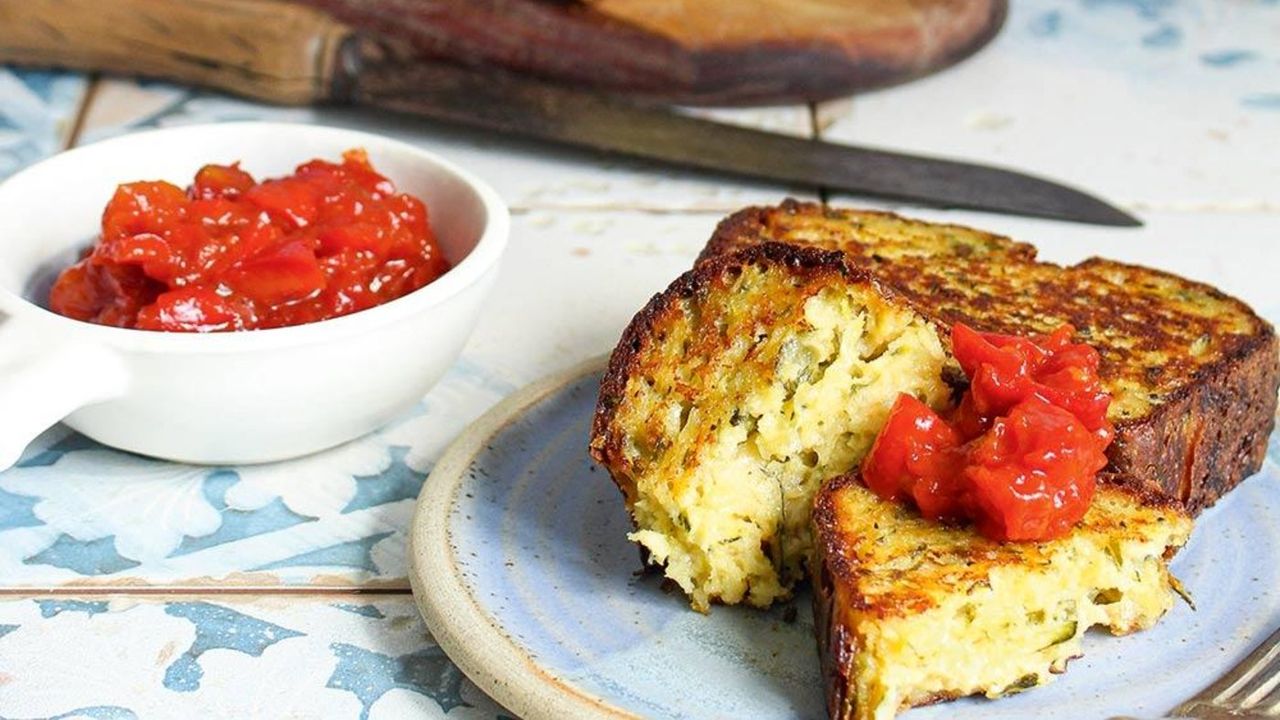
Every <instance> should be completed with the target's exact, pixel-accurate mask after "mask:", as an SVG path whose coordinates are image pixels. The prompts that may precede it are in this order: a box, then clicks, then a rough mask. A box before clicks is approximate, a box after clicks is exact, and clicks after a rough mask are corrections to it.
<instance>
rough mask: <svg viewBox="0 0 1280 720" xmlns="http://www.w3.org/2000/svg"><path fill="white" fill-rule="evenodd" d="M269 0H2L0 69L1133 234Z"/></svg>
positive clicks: (1004, 174) (1020, 195) (1092, 208)
mask: <svg viewBox="0 0 1280 720" xmlns="http://www.w3.org/2000/svg"><path fill="white" fill-rule="evenodd" d="M409 57H410V53H409V52H408V50H407V49H406V48H403V47H397V45H396V44H395V43H393V42H391V41H389V40H386V39H383V38H376V37H372V36H369V35H364V34H360V33H357V32H355V31H354V30H352V29H351V28H349V27H347V26H345V25H343V24H342V23H340V22H338V21H336V20H334V19H333V18H331V17H329V16H328V15H326V14H324V13H322V12H320V11H318V10H315V9H312V8H310V7H305V6H301V5H294V4H291V3H288V2H282V1H281V0H184V1H183V2H173V1H172V0H112V1H111V2H102V1H101V0H0V62H10V63H16V64H22V65H34V66H56V67H69V68H75V69H79V70H89V71H102V72H115V73H127V74H137V75H143V76H151V77H160V78H165V79H170V80H175V81H179V82H183V83H189V84H193V85H200V86H205V87H210V88H214V89H217V90H221V91H224V92H229V93H232V94H236V95H241V96H245V97H249V98H253V99H256V100H262V101H266V102H271V103H277V104H290V105H306V104H314V103H336V104H355V105H362V106H368V107H375V108H381V109H384V110H391V111H395V112H398V113H404V114H408V115H414V116H418V117H423V118H429V119H432V120H437V121H444V122H449V123H456V124H459V125H466V126H471V127H478V128H482V129H485V130H491V131H495V132H499V133H502V134H510V135H518V136H525V137H529V138H535V139H539V140H545V141H551V142H555V143H560V144H564V145H572V146H579V147H586V148H591V149H594V150H598V151H603V152H606V153H613V154H619V155H627V156H632V157H638V158H644V159H647V160H656V161H659V162H662V163H666V164H670V165H676V166H682V167H688V168H695V169H698V170H703V171H711V172H717V173H723V174H728V175H734V176H741V177H748V178H755V179H760V180H767V181H774V182H783V183H789V184H799V185H803V186H810V187H816V188H826V189H830V190H840V191H846V192H851V193H855V194H861V195H868V196H876V197H882V198H892V199H898V200H905V201H911V202H918V203H924V204H928V205H935V206H941V207H955V208H967V209H974V210H986V211H992V212H999V213H1007V214H1013V215H1027V216H1033V217H1045V218H1055V219H1060V220H1071V221H1075V222H1084V223H1094V224H1099V225H1117V226H1136V225H1141V222H1140V221H1138V220H1137V219H1136V218H1134V217H1133V216H1131V215H1129V214H1127V213H1125V212H1124V211H1122V210H1120V209H1117V208H1115V207H1113V206H1111V205H1109V204H1107V203H1106V202H1104V201H1102V200H1100V199H1098V198H1096V197H1093V196H1091V195H1089V194H1087V193H1084V192H1082V191H1079V190H1075V189H1072V188H1069V187H1065V186H1063V185H1059V184H1057V183H1054V182H1051V181H1049V180H1045V179H1042V178H1037V177H1033V176H1030V175H1026V174H1023V173H1019V172H1015V171H1012V170H1006V169H1001V168H995V167H987V166H981V165H973V164H969V163H962V162H955V161H950V160H944V159H939V158H928V157H920V156H914V155H907V154H903V153H895V152H889V151H885V150H878V149H871V148H861V147H854V146H850V145H838V144H833V143H826V142H822V141H818V140H807V139H802V138H794V137H789V136H786V135H779V134H776V133H768V132H763V131H759V130H752V129H748V128H741V127H736V126H732V125H725V124H721V123H716V122H712V121H708V120H702V119H698V118H694V117H690V116H687V115H682V114H680V113H678V112H675V111H672V110H669V109H666V108H661V107H652V106H643V105H639V104H635V103H631V102H627V101H626V100H624V99H621V98H618V97H613V96H605V95H601V94H596V93H591V92H584V91H579V90H574V89H572V88H568V87H563V86H556V85H552V84H548V83H544V82H540V81H537V80H532V79H528V78H524V77H518V76H514V75H510V74H505V73H503V72H500V71H496V70H491V69H476V68H466V67H461V66H454V65H449V64H445V63H425V62H422V61H420V60H416V59H413V60H410V59H408V58H409Z"/></svg>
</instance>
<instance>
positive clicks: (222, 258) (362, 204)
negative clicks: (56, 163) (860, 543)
mask: <svg viewBox="0 0 1280 720" xmlns="http://www.w3.org/2000/svg"><path fill="white" fill-rule="evenodd" d="M446 270H448V264H447V263H446V262H445V260H444V257H443V256H442V255H441V253H440V249H439V247H438V246H437V244H436V240H435V237H434V236H433V235H432V233H431V229H430V227H429V225H428V222H427V208H426V207H425V206H424V205H423V204H422V202H421V201H420V200H418V199H417V198H414V197H411V196H409V195H404V194H401V193H397V192H396V188H395V186H394V185H392V184H391V182H390V181H389V180H387V179H386V178H385V177H383V176H381V175H379V174H378V173H377V172H376V171H375V170H374V169H373V167H372V166H371V165H370V164H369V160H368V158H367V157H366V156H365V153H364V151H362V150H351V151H348V152H346V153H344V154H343V156H342V162H341V163H332V162H326V161H323V160H312V161H311V162H308V163H306V164H304V165H301V166H299V167H298V169H297V171H296V172H295V173H294V174H293V175H290V176H288V177H282V178H277V179H272V180H264V181H262V182H260V183H259V182H255V181H254V179H253V177H251V176H250V175H249V174H248V173H246V172H244V171H243V170H241V169H240V168H239V167H238V165H206V166H205V167H203V168H201V169H200V171H199V172H198V173H196V177H195V181H194V182H193V183H192V184H191V186H190V187H188V188H187V189H186V190H183V189H181V188H179V187H178V186H176V185H172V184H170V183H167V182H135V183H128V184H125V185H121V186H120V187H119V188H117V189H116V192H115V195H114V197H112V198H111V201H110V202H109V203H108V204H107V208H106V210H105V211H104V212H103V214H102V235H101V237H100V238H99V239H98V241H97V243H96V244H95V245H94V246H93V248H92V249H91V251H90V252H89V253H88V254H87V255H86V256H85V257H84V258H83V259H82V260H80V262H78V263H76V264H75V265H73V266H71V267H69V268H67V269H66V270H64V271H63V272H62V274H61V275H60V276H58V279H57V281H56V282H55V283H54V285H53V288H52V290H51V291H50V294H49V306H50V308H51V309H52V310H53V311H54V312H57V313H60V314H62V315H66V316H68V317H73V318H76V319H78V320H87V321H89V322H94V323H99V324H102V325H115V326H118V327H126V328H138V329H142V330H169V331H178V332H214V331H223V330H250V329H260V328H274V327H281V326H285V325H301V324H303V323H309V322H315V321H317V320H324V319H327V318H332V317H337V316H339V315H346V314H348V313H353V312H356V311H358V310H364V309H366V308H370V307H373V306H375V305H379V304H381V303H385V302H387V301H389V300H394V299H395V298H398V297H400V296H402V295H405V294H406V293H409V292H412V291H414V290H416V289H418V288H420V287H422V286H424V285H426V284H427V283H429V282H431V281H432V280H434V279H436V278H437V277H439V276H440V275H442V274H443V273H444V272H445V271H446Z"/></svg>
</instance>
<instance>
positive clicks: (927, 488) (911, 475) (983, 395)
mask: <svg viewBox="0 0 1280 720" xmlns="http://www.w3.org/2000/svg"><path fill="white" fill-rule="evenodd" d="M1073 334H1074V330H1073V329H1072V328H1071V327H1070V326H1063V327H1061V328H1059V329H1058V330H1056V331H1055V332H1053V333H1052V334H1051V335H1049V336H1047V337H1043V338H1036V339H1033V338H1026V337H1017V336H1012V335H998V334H993V333H979V332H976V331H974V330H973V329H971V328H969V327H967V326H965V325H961V324H957V325H956V326H955V327H954V328H952V333H951V342H952V350H953V352H954V354H955V357H956V360H957V361H958V362H959V363H960V367H961V368H963V369H964V371H965V374H966V375H968V377H969V381H970V385H969V388H968V390H966V391H965V393H964V396H963V398H962V400H961V402H960V405H959V407H957V408H956V411H955V412H954V413H953V414H952V415H951V416H950V417H949V418H946V419H944V418H943V417H941V416H939V415H938V414H937V413H935V412H934V411H933V410H932V409H930V408H929V407H928V406H927V405H925V404H924V403H922V402H920V401H919V400H917V399H915V398H913V397H911V396H909V395H901V396H899V397H898V400H897V402H896V403H895V404H894V406H893V409H892V410H891V411H890V413H889V419H888V422H887V423H886V424H885V426H884V428H883V429H882V430H881V431H880V435H879V436H878V437H877V438H876V441H875V444H874V445H873V446H872V448H871V452H870V453H869V454H868V455H867V458H866V459H865V460H864V461H863V464H862V478H863V481H864V482H865V483H866V484H867V487H869V488H871V490H873V491H874V492H875V493H876V494H878V495H879V496H881V497H883V498H886V499H892V500H899V501H909V502H912V503H914V504H915V505H916V506H917V507H918V508H919V509H920V513H921V514H922V515H924V516H925V517H926V518H929V519H931V520H937V521H942V522H953V521H958V520H963V519H970V520H972V521H973V522H974V525H975V526H976V527H977V529H978V531H979V532H980V533H982V534H983V535H984V536H986V537H988V538H991V539H993V540H1000V541H1006V540H1048V539H1051V538H1055V537H1059V536H1061V535H1063V534H1065V533H1066V532H1068V531H1069V530H1070V529H1071V528H1072V526H1074V525H1075V524H1076V523H1077V522H1079V520H1080V518H1082V517H1084V514H1085V511H1086V510H1088V508H1089V503H1090V501H1092V499H1093V493H1094V490H1095V487H1096V482H1097V474H1098V471H1099V470H1101V469H1102V468H1103V467H1105V466H1106V464H1107V458H1106V455H1105V454H1104V452H1105V450H1106V448H1107V446H1108V445H1110V444H1111V440H1112V438H1113V436H1114V430H1113V428H1112V427H1111V424H1110V423H1108V422H1107V406H1108V404H1109V403H1110V396H1109V395H1107V394H1106V393H1105V392H1104V391H1103V390H1102V387H1101V384H1100V381H1099V379H1098V362H1099V356H1098V352H1097V351H1096V350H1094V349H1093V348H1091V347H1089V346H1088V345H1082V344H1079V343H1072V342H1071V336H1072V335H1073Z"/></svg>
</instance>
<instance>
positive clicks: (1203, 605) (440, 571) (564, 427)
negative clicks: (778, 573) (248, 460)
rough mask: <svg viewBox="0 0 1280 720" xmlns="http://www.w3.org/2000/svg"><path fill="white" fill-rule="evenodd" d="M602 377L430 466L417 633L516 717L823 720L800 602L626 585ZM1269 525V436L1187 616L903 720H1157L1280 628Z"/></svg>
mask: <svg viewBox="0 0 1280 720" xmlns="http://www.w3.org/2000/svg"><path fill="white" fill-rule="evenodd" d="M604 366H605V358H603V357H597V358H593V359H591V360H588V361H586V362H584V363H581V364H579V365H577V366H575V367H573V368H570V369H569V370H566V371H564V372H561V373H558V374H556V375H553V376H552V377H549V378H547V379H544V380H542V381H539V382H537V383H535V384H533V385H531V386H528V387H526V388H524V389H523V390H521V391H518V392H517V393H515V394H514V395H512V396H510V397H508V398H507V399H506V400H504V401H502V402H501V403H499V404H498V405H497V406H495V407H494V408H493V409H492V410H490V411H489V412H488V413H487V414H486V415H484V416H483V417H482V418H480V419H479V420H477V421H476V422H475V423H474V424H473V425H472V426H471V427H469V428H467V429H466V430H465V431H464V432H463V433H462V434H461V435H460V436H459V437H458V439H457V440H455V442H454V443H453V445H452V446H451V447H450V448H449V449H448V450H447V451H446V452H445V454H444V456H443V457H442V459H441V461H440V463H439V464H438V465H437V466H436V467H435V469H434V470H433V471H432V473H431V476H430V477H429V478H428V479H427V482H426V483H425V484H424V486H423V489H422V493H421V494H420V496H419V501H418V505H417V508H416V510H415V514H414V519H413V523H412V526H411V528H410V574H409V579H410V584H411V585H412V587H413V590H414V596H415V599H416V602H417V605H418V607H419V609H420V611H421V612H422V615H423V617H424V618H425V620H426V623H427V626H428V628H429V629H430V630H431V632H432V634H433V635H434V636H435V638H436V640H437V642H438V643H439V644H440V645H441V646H442V647H443V648H444V650H445V651H446V652H447V653H448V654H449V656H450V657H451V658H452V659H453V660H454V662H455V663H456V664H457V665H458V666H459V667H460V668H461V669H462V670H463V671H464V672H465V673H466V674H467V675H468V676H469V677H470V678H471V679H472V681H473V682H475V683H476V684H477V685H478V686H479V687H480V688H482V689H483V690H485V691H486V692H488V693H489V694H490V695H491V696H492V697H493V698H494V699H495V700H497V701H498V702H499V703H501V704H503V705H504V706H506V707H507V708H508V709H510V710H511V711H513V712H514V713H516V714H518V715H519V716H521V717H524V718H526V720H539V719H541V718H566V717H573V718H611V719H616V718H633V717H643V716H656V717H664V718H684V717H702V716H709V717H717V718H719V717H736V716H741V714H742V713H744V712H745V713H747V714H749V715H751V716H754V717H761V718H763V717H779V718H786V717H797V716H798V717H814V718H817V717H823V716H825V707H824V703H823V701H822V695H823V690H822V681H821V677H820V674H819V673H818V670H817V664H818V663H817V656H816V654H815V652H814V650H813V640H812V632H813V626H812V614H811V612H810V609H809V607H808V593H807V590H806V591H802V592H801V593H799V596H798V597H797V599H796V600H794V601H792V603H791V604H790V606H789V607H787V608H781V609H779V608H774V609H771V610H769V611H752V610H750V609H744V608H716V609H715V610H713V612H712V614H711V615H710V616H702V615H699V614H697V613H692V612H690V611H689V610H688V606H687V604H686V603H685V602H684V601H683V598H682V596H680V594H679V593H670V594H669V593H664V592H662V591H661V589H660V576H655V575H652V574H650V575H640V574H637V573H635V571H636V570H638V569H639V567H640V564H639V559H638V555H637V554H636V553H635V550H634V547H633V546H631V544H630V543H629V542H627V541H626V540H625V535H626V532H627V531H628V530H629V529H630V524H629V520H628V519H627V517H626V513H625V511H624V510H623V509H622V504H621V502H620V501H619V497H618V493H617V490H616V488H614V487H613V485H612V483H611V482H609V481H608V476H607V474H605V473H603V472H601V471H600V470H599V469H598V468H595V467H593V466H592V464H591V463H590V461H589V460H588V459H587V456H586V444H587V434H588V429H589V426H590V420H591V417H590V415H591V410H592V409H593V407H594V400H595V391H596V388H597V384H598V379H599V377H600V374H601V372H602V370H603V369H604ZM565 472H568V473H573V477H568V476H565V475H564V474H562V473H565ZM591 476H593V480H594V481H592V480H588V478H589V477H591ZM575 479H576V480H580V481H581V480H586V482H573V481H572V480H575ZM584 488H585V489H584ZM575 501H577V502H576V503H575ZM561 508H567V509H565V510H562V509H561ZM477 511H488V512H477ZM1278 519H1280V433H1276V434H1273V435H1272V437H1271V438H1270V443H1269V454H1268V460H1267V462H1266V464H1265V466H1264V469H1263V471H1262V472H1261V473H1259V476H1255V477H1253V478H1250V479H1249V480H1247V481H1246V482H1245V483H1244V484H1242V485H1241V487H1240V488H1239V489H1237V490H1236V491H1235V492H1233V493H1232V495H1231V496H1229V497H1228V498H1227V499H1225V500H1224V501H1222V502H1220V503H1219V504H1218V505H1217V506H1215V507H1213V508H1210V509H1209V510H1208V511H1206V512H1205V513H1204V514H1203V515H1202V516H1201V518H1200V519H1199V521H1198V522H1197V532H1196V534H1195V536H1193V539H1192V542H1191V543H1189V544H1188V546H1187V547H1186V548H1184V550H1183V551H1182V552H1181V553H1180V554H1179V556H1178V557H1177V558H1175V560H1174V565H1173V568H1174V571H1175V574H1177V575H1179V576H1180V577H1182V578H1183V579H1184V580H1188V579H1189V580H1190V583H1189V584H1190V586H1191V588H1192V592H1193V593H1197V590H1198V591H1199V593H1198V594H1197V597H1196V599H1197V601H1198V605H1199V609H1198V610H1195V611H1193V610H1191V609H1190V608H1188V607H1187V606H1186V605H1184V604H1181V603H1179V604H1177V605H1176V606H1175V607H1174V609H1173V610H1172V611H1171V612H1170V614H1169V617H1167V618H1166V619H1165V620H1164V621H1163V622H1161V623H1159V624H1157V625H1156V627H1155V628H1152V629H1150V630H1147V631H1144V632H1141V633H1136V634H1134V635H1130V636H1126V637H1123V638H1111V637H1110V636H1107V635H1103V634H1100V633H1096V632H1095V633H1091V634H1090V635H1087V636H1086V638H1085V648H1084V651H1085V654H1084V657H1083V658H1082V659H1080V660H1077V661H1076V662H1074V663H1073V664H1072V672H1069V673H1067V675H1066V676H1065V678H1066V680H1060V681H1059V682H1054V683H1050V684H1049V685H1047V686H1045V687H1043V688H1038V689H1037V690H1036V691H1035V692H1029V693H1023V694H1020V695H1017V696H1013V697H1010V698H1007V699H1001V700H999V701H995V702H992V701H987V700H984V699H979V698H966V699H962V700H959V701H954V702H952V703H946V704H944V705H940V706H933V707H929V708H919V709H916V710H913V711H912V712H910V713H909V715H910V717H912V718H918V720H937V719H938V718H951V717H961V716H962V717H966V718H967V717H982V718H1002V719H1005V720H1011V719H1014V718H1017V719H1018V720H1024V719H1025V717H1028V716H1030V715H1035V716H1043V717H1052V718H1055V719H1057V720H1061V719H1063V718H1068V717H1070V718H1076V717H1085V716H1089V717H1092V716H1095V715H1096V716H1098V717H1109V716H1113V715H1121V714H1128V715H1134V714H1136V715H1139V716H1145V717H1156V716H1160V715H1162V714H1163V713H1164V712H1165V711H1167V710H1168V709H1169V708H1170V707H1172V706H1173V705H1175V704H1177V703H1178V702H1180V701H1181V700H1184V699H1186V697H1188V696H1189V695H1191V694H1193V693H1194V692H1196V691H1197V690H1198V689H1199V688H1200V687H1201V686H1202V685H1205V684H1207V683H1208V682H1209V681H1210V680H1211V679H1212V678H1214V677H1216V676H1218V675H1220V674H1221V673H1222V672H1224V671H1225V670H1226V669H1227V668H1229V667H1230V666H1231V665H1232V664H1234V663H1235V662H1236V661H1238V660H1239V659H1241V658H1242V657H1243V656H1244V655H1245V654H1247V653H1248V651H1249V650H1250V649H1251V648H1252V647H1253V646H1254V645H1255V644H1256V643H1257V642H1259V641H1260V640H1261V639H1262V638H1263V637H1265V636H1266V635H1267V634H1269V633H1270V631H1271V630H1272V629H1274V627H1275V626H1276V625H1280V563H1277V562H1275V561H1274V560H1275V558H1277V557H1280V522H1277V520H1278ZM563 526H569V527H563ZM1206 535H1212V536H1213V538H1214V540H1213V541H1212V542H1207V541H1206V539H1205V536H1206ZM513 536H514V537H513ZM566 540H567V541H569V542H570V544H569V545H562V544H559V543H561V542H562V541H566ZM574 541H578V542H579V543H580V544H579V545H577V546H574V545H572V542H574ZM581 541H587V542H581ZM601 547H603V548H604V549H600V548H601ZM548 549H553V550H555V551H556V552H554V553H552V554H547V550H548ZM539 550H541V551H542V555H541V557H540V556H539V554H538V551H539ZM504 561H505V562H504ZM557 580H558V581H559V583H558V584H557V583H556V581H557ZM565 588H572V592H565V591H564V589H565ZM593 603H595V604H593ZM584 607H585V608H588V610H587V613H588V615H591V616H594V617H585V618H584V617H582V613H583V608H584ZM633 616H634V617H633ZM797 616H799V619H798V620H797ZM633 620H634V624H635V627H634V628H633V627H630V624H631V621H633ZM770 626H772V628H771V627H770ZM602 628H603V633H604V634H603V637H602ZM771 630H772V632H773V633H774V634H773V635H772V636H771V637H767V638H766V637H763V636H762V633H768V632H770V631H771ZM615 634H616V635H617V637H614V635H615ZM726 636H727V637H726ZM1179 668H1180V669H1181V670H1179ZM1192 669H1194V670H1192ZM739 695H746V696H749V697H746V698H745V699H744V698H741V697H739ZM1077 710H1082V711H1083V714H1080V713H1077V712H1076V711H1077Z"/></svg>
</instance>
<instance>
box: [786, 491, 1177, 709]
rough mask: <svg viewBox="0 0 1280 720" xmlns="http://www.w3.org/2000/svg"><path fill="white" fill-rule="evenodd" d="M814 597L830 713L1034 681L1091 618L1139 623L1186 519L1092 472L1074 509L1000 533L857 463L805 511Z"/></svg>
mask: <svg viewBox="0 0 1280 720" xmlns="http://www.w3.org/2000/svg"><path fill="white" fill-rule="evenodd" d="M813 523H814V526H815V534H816V537H815V552H814V557H813V568H812V574H813V577H814V610H815V613H814V614H815V622H816V623H817V633H818V640H819V652H820V654H821V659H822V664H823V677H824V682H825V683H826V686H827V687H826V690H827V700H828V707H829V710H830V714H831V717H833V718H838V719H840V720H886V719H887V718H892V717H893V716H894V715H895V714H896V713H897V712H898V711H899V710H900V709H904V708H907V707H912V706H916V705H923V704H928V703H931V702H936V701H938V700H944V699H950V698H956V697H961V696H964V695H972V694H985V695H987V696H989V697H996V696H999V695H1002V694H1006V693H1009V692H1016V691H1020V690H1024V689H1027V688H1030V687H1033V686H1035V685H1040V684H1044V683H1046V682H1048V681H1049V680H1051V679H1052V677H1053V675H1054V674H1056V673H1060V672H1062V671H1063V670H1064V669H1065V667H1066V663H1067V661H1068V660H1070V659H1071V658H1073V657H1077V656H1078V655H1079V654H1080V651H1081V636H1082V635H1083V634H1084V632H1085V631H1086V630H1087V629H1089V628H1090V627H1093V626H1102V627H1105V628H1106V629H1108V630H1109V631H1110V632H1112V633H1114V634H1125V633H1129V632H1133V631H1136V630H1140V629H1145V628H1147V627H1150V626H1151V625H1152V624H1154V623H1155V622H1156V621H1157V620H1158V619H1159V618H1160V617H1161V616H1162V615H1163V614H1164V613H1165V612H1166V611H1167V610H1168V609H1169V607H1170V605H1171V604H1172V597H1173V594H1172V585H1171V583H1172V582H1173V581H1172V580H1171V577H1170V575H1169V572H1168V569H1167V566H1166V558H1167V557H1169V556H1170V555H1172V553H1173V551H1174V550H1175V549H1176V548H1178V547H1180V546H1181V545H1182V544H1183V543H1184V542H1185V541H1186V540H1187V537H1188V535H1189V534H1190V532H1191V520H1190V518H1189V516H1187V515H1186V514H1185V513H1184V512H1183V511H1181V510H1179V509H1177V508H1176V507H1174V506H1172V505H1159V504H1156V505H1152V504H1150V498H1141V497H1136V496H1134V495H1133V494H1131V493H1130V492H1129V491H1127V490H1126V489H1124V488H1119V487H1114V486H1104V487H1103V488H1101V489H1100V491H1099V492H1098V494H1097V496H1096V497H1095V499H1094V502H1093V504H1092V506H1091V507H1090V509H1089V512H1088V513H1087V514H1086V515H1085V517H1084V520H1083V521H1082V522H1081V523H1080V525H1079V526H1077V527H1076V528H1075V529H1074V530H1073V531H1072V532H1071V533H1070V534H1068V535H1067V536H1065V537H1062V538H1059V539H1056V540H1052V541H1048V542H1043V543H998V542H993V541H990V540H987V539H985V538H983V537H982V536H980V535H978V534H977V533H976V532H975V531H974V530H973V529H972V528H971V527H950V526H945V525H939V524H937V523H934V522H929V521H926V520H924V519H922V518H921V517H920V516H919V514H918V513H916V512H914V511H913V510H911V509H910V508H908V507H906V506H905V505H902V504H899V503H890V502H885V501H883V500H881V499H880V498H878V497H876V496H875V495H874V493H872V492H871V491H870V490H867V489H866V488H865V487H863V486H862V485H861V484H860V482H859V481H858V480H857V479H856V476H855V475H852V474H850V475H845V476H842V477H839V478H836V479H834V480H832V481H831V482H829V483H827V484H826V485H825V486H824V487H823V489H822V490H821V491H820V492H819V494H818V496H817V499H816V501H815V509H814V514H813Z"/></svg>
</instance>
